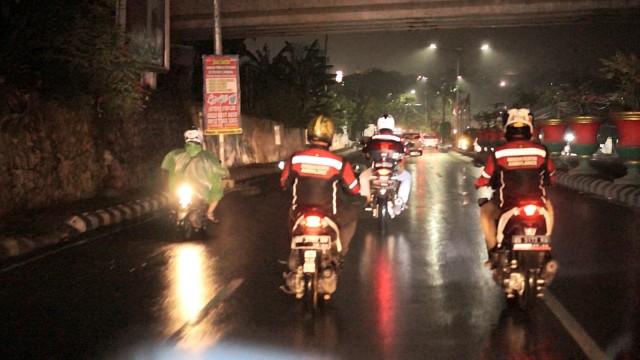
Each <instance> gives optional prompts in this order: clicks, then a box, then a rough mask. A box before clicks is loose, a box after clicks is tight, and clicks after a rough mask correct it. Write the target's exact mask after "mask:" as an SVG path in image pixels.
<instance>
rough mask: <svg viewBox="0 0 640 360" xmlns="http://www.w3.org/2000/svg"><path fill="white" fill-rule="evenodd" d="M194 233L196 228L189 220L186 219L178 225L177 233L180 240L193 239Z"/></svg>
mask: <svg viewBox="0 0 640 360" xmlns="http://www.w3.org/2000/svg"><path fill="white" fill-rule="evenodd" d="M194 233H195V230H194V228H193V226H191V224H190V223H189V222H188V221H184V222H182V224H180V225H178V226H177V227H176V234H177V235H178V237H179V238H180V240H185V241H188V240H191V239H193V234H194Z"/></svg>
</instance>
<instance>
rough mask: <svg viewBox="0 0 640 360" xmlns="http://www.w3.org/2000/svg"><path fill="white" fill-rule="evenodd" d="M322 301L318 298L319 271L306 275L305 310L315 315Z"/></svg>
mask: <svg viewBox="0 0 640 360" xmlns="http://www.w3.org/2000/svg"><path fill="white" fill-rule="evenodd" d="M319 302H320V299H319V296H318V270H317V269H316V271H315V272H313V273H305V274H304V307H305V310H307V311H309V312H311V313H315V311H316V310H317V309H318V305H319Z"/></svg>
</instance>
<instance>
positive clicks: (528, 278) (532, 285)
mask: <svg viewBox="0 0 640 360" xmlns="http://www.w3.org/2000/svg"><path fill="white" fill-rule="evenodd" d="M537 282H538V274H537V273H536V272H535V271H531V270H529V271H527V272H526V275H525V279H524V292H523V294H522V296H519V297H518V305H519V307H520V309H522V310H524V311H527V310H532V309H533V308H534V307H535V306H536V303H537V299H538V287H537Z"/></svg>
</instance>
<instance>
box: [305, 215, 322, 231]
mask: <svg viewBox="0 0 640 360" xmlns="http://www.w3.org/2000/svg"><path fill="white" fill-rule="evenodd" d="M304 221H305V226H306V227H310V228H317V227H321V226H322V218H321V217H320V216H317V215H310V216H307V217H306V218H305V219H304Z"/></svg>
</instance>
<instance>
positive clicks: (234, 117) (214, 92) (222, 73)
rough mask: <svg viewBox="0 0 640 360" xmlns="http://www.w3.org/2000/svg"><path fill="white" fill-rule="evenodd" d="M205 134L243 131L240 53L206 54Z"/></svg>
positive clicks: (203, 67)
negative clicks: (241, 123)
mask: <svg viewBox="0 0 640 360" xmlns="http://www.w3.org/2000/svg"><path fill="white" fill-rule="evenodd" d="M202 71H203V79H204V81H203V83H204V89H203V90H204V92H203V93H204V99H203V116H204V134H205V135H218V134H241V133H242V127H241V125H240V78H239V60H238V56H237V55H204V56H203V57H202Z"/></svg>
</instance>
